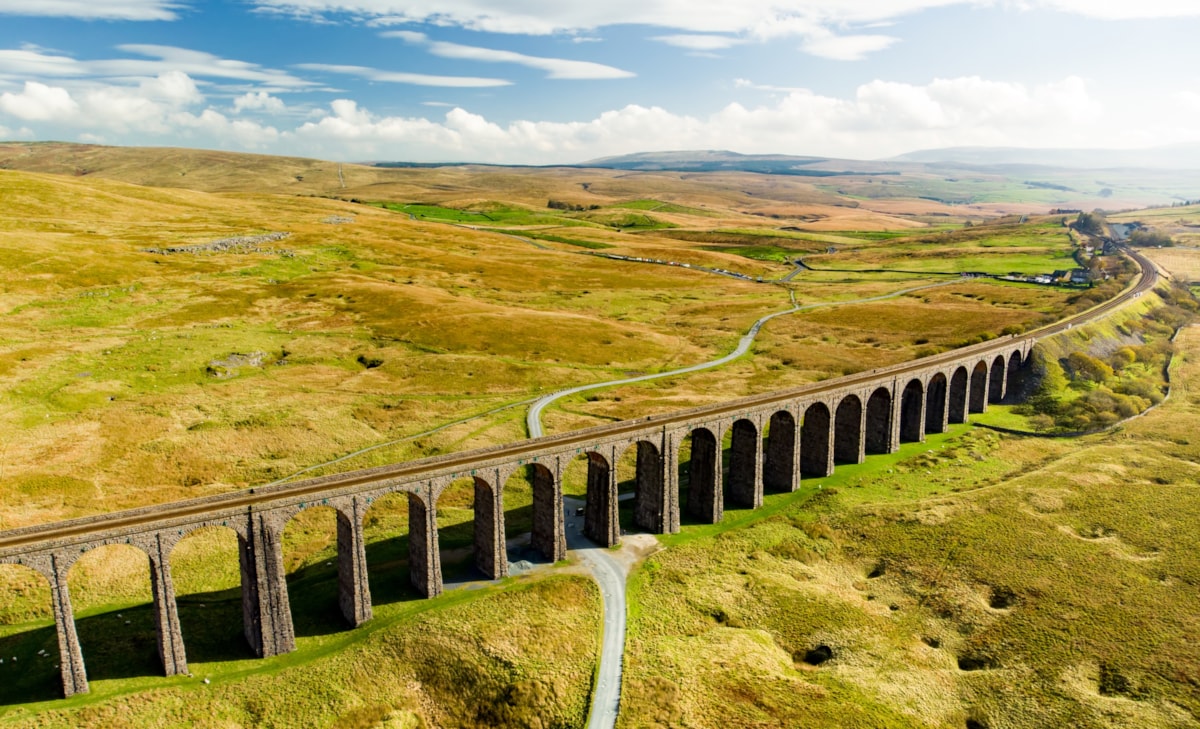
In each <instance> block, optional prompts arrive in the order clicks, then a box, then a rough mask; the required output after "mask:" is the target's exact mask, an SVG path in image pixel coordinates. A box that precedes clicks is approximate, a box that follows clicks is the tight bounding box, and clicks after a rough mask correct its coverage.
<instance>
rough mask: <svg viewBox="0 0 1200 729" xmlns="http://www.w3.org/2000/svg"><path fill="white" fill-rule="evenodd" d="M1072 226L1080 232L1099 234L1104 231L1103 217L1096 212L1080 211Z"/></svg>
mask: <svg viewBox="0 0 1200 729" xmlns="http://www.w3.org/2000/svg"><path fill="white" fill-rule="evenodd" d="M1073 227H1074V228H1075V230H1078V231H1079V232H1080V233H1086V234H1088V235H1100V234H1102V233H1103V232H1104V218H1102V217H1100V216H1099V215H1098V214H1096V213H1080V214H1079V216H1078V217H1077V218H1075V224H1074V226H1073Z"/></svg>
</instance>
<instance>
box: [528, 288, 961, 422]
mask: <svg viewBox="0 0 1200 729" xmlns="http://www.w3.org/2000/svg"><path fill="white" fill-rule="evenodd" d="M957 282H958V281H957V279H956V280H954V281H944V282H942V283H935V284H925V285H923V286H914V287H912V288H907V289H903V290H901V291H893V292H892V293H890V294H880V295H879V296H871V297H868V298H865V299H851V300H848V301H825V302H822V303H820V304H805V305H803V306H801V305H799V304H797V303H796V295H795V294H794V293H792V294H791V297H792V308H790V309H785V310H783V311H777V312H775V313H774V314H767V315H766V316H764V317H763V318H761V319H759V320H758V321H756V322H754V325H753V326H751V327H750V331H748V332H746V334H745V335H743V336H742V338H741V340H740V341H739V342H738V346H737V348H736V349H734V350H733V351H732V352H730V353H729V354H727V355H725V356H724V357H719V358H717V359H714V360H709V361H708V362H701V363H699V364H694V365H691V366H688V367H680V368H679V369H675V370H668V371H666V372H656V373H654V374H652V375H640V376H638V377H627V378H625V379H621V380H609V381H608V382H597V383H593V384H591V385H580V386H578V387H572V388H569V389H566V390H559V391H558V392H552V393H550V394H549V395H546V396H545V397H542V398H540V399H539V400H538V401H537V402H535V403H534V404H533V407H531V408H530V409H529V415H527V416H526V417H525V425H526V427H527V428H528V430H529V437H531V438H540V437H541V436H543V435H545V433H544V432H543V430H542V411H543V410H545V409H546V408H547V407H548V406H549V405H550V404H551V403H553V402H555V401H556V400H560V399H562V398H564V397H569V396H571V395H578V394H579V393H581V392H588V391H589V390H599V389H602V388H605V387H616V386H618V385H631V384H634V383H636V382H649V381H650V380H660V379H662V378H664V377H674V376H676V375H685V374H688V373H691V372H700V371H702V370H708V369H712V368H714V367H720V366H721V365H724V364H729V363H730V362H732V361H733V360H735V359H737V358H738V357H741V356H742V355H743V354H745V353H746V352H748V351H750V347H751V345H753V344H754V340H755V338H756V337H757V336H758V332H759V331H760V330H761V329H762V328H763V325H764V324H766V323H767V322H769V321H771V320H772V319H774V318H775V317H779V316H785V315H787V314H796V313H799V312H801V311H811V310H812V309H822V308H825V307H829V306H848V305H851V304H869V303H871V302H874V301H885V300H887V299H894V298H896V297H897V296H904V295H905V294H911V293H913V292H915V291H922V290H924V289H932V288H935V287H937V286H948V285H950V284H952V283H957Z"/></svg>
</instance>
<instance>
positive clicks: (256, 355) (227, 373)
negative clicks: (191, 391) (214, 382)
mask: <svg viewBox="0 0 1200 729" xmlns="http://www.w3.org/2000/svg"><path fill="white" fill-rule="evenodd" d="M266 359H267V353H266V352H250V353H249V354H242V353H241V352H233V353H231V354H230V355H229V356H228V357H226V358H225V359H214V360H213V361H211V362H209V363H208V368H207V369H206V370H205V371H206V372H208V374H209V376H211V377H215V378H217V379H218V380H227V379H229V378H230V377H234V376H235V375H237V373H238V369H239V368H242V367H262V366H263V363H264V362H265V361H266Z"/></svg>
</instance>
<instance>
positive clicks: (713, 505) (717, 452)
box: [679, 427, 724, 524]
mask: <svg viewBox="0 0 1200 729" xmlns="http://www.w3.org/2000/svg"><path fill="white" fill-rule="evenodd" d="M720 445H721V444H720V443H719V442H718V441H717V436H716V434H715V433H713V432H712V431H711V430H709V429H708V428H703V427H701V428H695V429H694V430H692V431H691V433H689V434H688V435H687V436H686V437H685V438H684V439H683V444H681V445H680V449H679V453H680V455H679V459H680V463H679V466H680V472H681V477H680V485H679V491H680V502H681V505H682V508H683V509H684V514H685V515H686V517H687V519H686V520H687V521H688V522H691V523H694V524H716V523H717V522H719V521H721V516H722V515H723V511H724V508H723V507H724V504H723V499H722V494H721V470H722V469H721V465H722V464H721V461H722V457H721V456H722V454H721V448H720ZM685 449H686V450H685ZM685 453H686V455H687V465H686V466H685V465H684V460H683V458H684V455H685Z"/></svg>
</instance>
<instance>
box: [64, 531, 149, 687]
mask: <svg viewBox="0 0 1200 729" xmlns="http://www.w3.org/2000/svg"><path fill="white" fill-rule="evenodd" d="M67 585H68V589H69V590H70V593H71V604H72V608H73V609H74V613H75V631H76V634H77V635H78V636H79V645H80V650H81V652H82V653H83V655H84V665H85V667H86V670H87V674H88V680H89V681H103V680H105V679H119V678H135V677H140V676H161V675H162V673H163V671H162V662H161V658H160V657H159V654H158V626H157V621H156V616H155V613H154V608H153V596H152V595H151V589H150V555H149V554H147V553H146V552H145V551H144V550H143V549H141V548H140V547H136V546H133V545H131V544H107V545H104V546H100V547H96V548H95V549H89V550H88V551H87V552H86V553H84V554H81V555H80V556H79V558H78V559H76V560H75V562H74V563H73V564H72V565H71V567H70V568H69V569H68V570H67ZM120 601H129V602H132V603H134V604H130V605H128V606H127V607H123V608H120V609H111V608H110V609H105V607H106V606H111V605H113V604H114V603H118V602H120ZM55 662H56V663H57V660H56V661H55Z"/></svg>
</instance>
